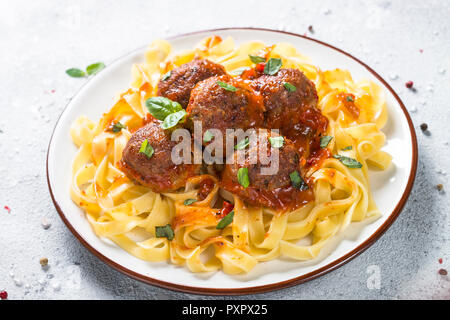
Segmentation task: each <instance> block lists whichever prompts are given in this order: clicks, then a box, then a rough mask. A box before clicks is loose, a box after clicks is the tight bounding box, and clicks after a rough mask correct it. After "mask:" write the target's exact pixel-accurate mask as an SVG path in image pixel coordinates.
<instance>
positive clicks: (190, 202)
mask: <svg viewBox="0 0 450 320" xmlns="http://www.w3.org/2000/svg"><path fill="white" fill-rule="evenodd" d="M194 202H197V199H186V200H184V202H183V203H184V205H185V206H190V205H191V204H193V203H194Z"/></svg>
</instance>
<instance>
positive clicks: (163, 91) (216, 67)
mask: <svg viewBox="0 0 450 320" xmlns="http://www.w3.org/2000/svg"><path fill="white" fill-rule="evenodd" d="M224 74H226V71H225V68H224V67H222V66H221V65H220V64H217V63H214V62H211V61H209V60H206V59H199V58H196V59H194V60H192V61H191V62H189V63H185V64H183V65H181V66H179V67H178V68H175V69H173V70H172V71H171V72H170V76H169V77H168V78H166V79H164V80H162V79H161V80H160V81H159V83H158V96H163V97H166V98H169V99H170V100H172V101H177V102H178V103H179V104H181V105H182V106H183V108H186V106H187V105H188V103H189V97H190V95H191V90H192V89H193V88H194V87H195V85H196V84H197V83H198V82H200V81H202V80H205V79H208V78H209V77H213V76H218V75H224Z"/></svg>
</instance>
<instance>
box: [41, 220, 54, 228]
mask: <svg viewBox="0 0 450 320" xmlns="http://www.w3.org/2000/svg"><path fill="white" fill-rule="evenodd" d="M51 225H52V224H51V223H50V222H49V221H48V220H47V218H42V220H41V226H42V228H44V229H45V230H47V229H48V228H50V226H51Z"/></svg>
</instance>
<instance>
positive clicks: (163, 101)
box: [145, 97, 183, 121]
mask: <svg viewBox="0 0 450 320" xmlns="http://www.w3.org/2000/svg"><path fill="white" fill-rule="evenodd" d="M145 106H146V107H147V109H148V112H150V113H151V115H152V116H154V117H155V118H156V119H158V120H161V121H164V119H166V117H167V116H168V115H170V114H172V113H175V112H178V111H181V110H183V107H181V105H180V104H179V103H178V102H176V101H172V100H170V99H168V98H166V97H152V98H148V99H147V100H146V101H145Z"/></svg>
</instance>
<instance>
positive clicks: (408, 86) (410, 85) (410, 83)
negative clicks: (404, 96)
mask: <svg viewBox="0 0 450 320" xmlns="http://www.w3.org/2000/svg"><path fill="white" fill-rule="evenodd" d="M413 85H414V82H412V81H408V82H406V83H405V86H406V87H407V88H408V89H411V88H412V86H413Z"/></svg>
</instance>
